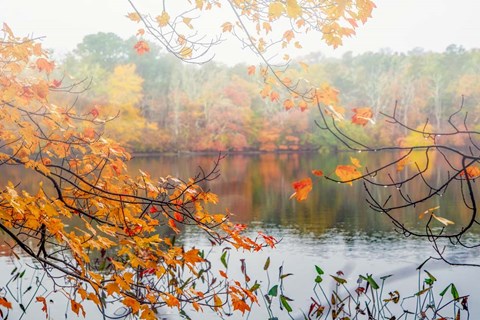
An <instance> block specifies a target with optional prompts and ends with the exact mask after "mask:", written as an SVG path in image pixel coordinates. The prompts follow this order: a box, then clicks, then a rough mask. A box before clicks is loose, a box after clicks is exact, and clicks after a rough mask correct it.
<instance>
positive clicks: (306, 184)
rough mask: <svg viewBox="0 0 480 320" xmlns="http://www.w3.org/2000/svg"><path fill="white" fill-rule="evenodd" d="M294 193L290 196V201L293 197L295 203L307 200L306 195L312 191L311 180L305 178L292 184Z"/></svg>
mask: <svg viewBox="0 0 480 320" xmlns="http://www.w3.org/2000/svg"><path fill="white" fill-rule="evenodd" d="M292 186H293V188H294V189H295V192H294V193H293V194H292V195H291V196H290V199H291V198H293V197H295V198H296V199H297V201H302V200H305V199H307V197H308V193H309V192H310V191H311V190H312V179H310V178H306V179H303V180H300V181H296V182H294V183H292Z"/></svg>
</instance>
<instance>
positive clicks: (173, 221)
mask: <svg viewBox="0 0 480 320" xmlns="http://www.w3.org/2000/svg"><path fill="white" fill-rule="evenodd" d="M168 226H169V227H170V228H171V229H172V230H173V231H175V233H180V230H179V229H178V228H177V224H176V223H175V220H173V219H168Z"/></svg>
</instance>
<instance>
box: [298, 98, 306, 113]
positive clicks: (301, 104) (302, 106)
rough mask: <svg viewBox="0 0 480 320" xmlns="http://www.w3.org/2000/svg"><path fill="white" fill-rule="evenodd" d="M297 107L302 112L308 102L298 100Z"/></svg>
mask: <svg viewBox="0 0 480 320" xmlns="http://www.w3.org/2000/svg"><path fill="white" fill-rule="evenodd" d="M298 107H299V108H300V111H302V112H303V111H305V110H307V108H308V104H307V102H305V101H304V100H302V101H300V102H299V103H298Z"/></svg>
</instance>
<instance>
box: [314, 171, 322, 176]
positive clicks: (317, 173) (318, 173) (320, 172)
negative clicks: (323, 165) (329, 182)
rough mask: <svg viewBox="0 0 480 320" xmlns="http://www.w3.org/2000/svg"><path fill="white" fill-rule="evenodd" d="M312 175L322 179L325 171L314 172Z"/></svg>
mask: <svg viewBox="0 0 480 320" xmlns="http://www.w3.org/2000/svg"><path fill="white" fill-rule="evenodd" d="M312 173H313V174H314V175H316V176H317V177H322V176H323V171H322V170H312Z"/></svg>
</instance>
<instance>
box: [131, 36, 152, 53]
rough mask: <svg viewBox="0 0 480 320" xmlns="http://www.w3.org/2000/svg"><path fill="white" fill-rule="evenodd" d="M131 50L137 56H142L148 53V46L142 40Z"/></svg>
mask: <svg viewBox="0 0 480 320" xmlns="http://www.w3.org/2000/svg"><path fill="white" fill-rule="evenodd" d="M133 48H134V49H135V50H136V51H137V53H138V54H140V55H141V54H144V53H145V52H148V51H150V46H149V45H148V43H146V42H145V41H143V40H140V41H138V42H137V43H136V44H135V46H133Z"/></svg>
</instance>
